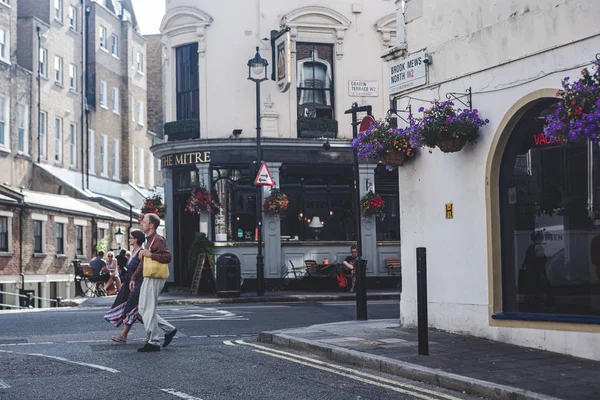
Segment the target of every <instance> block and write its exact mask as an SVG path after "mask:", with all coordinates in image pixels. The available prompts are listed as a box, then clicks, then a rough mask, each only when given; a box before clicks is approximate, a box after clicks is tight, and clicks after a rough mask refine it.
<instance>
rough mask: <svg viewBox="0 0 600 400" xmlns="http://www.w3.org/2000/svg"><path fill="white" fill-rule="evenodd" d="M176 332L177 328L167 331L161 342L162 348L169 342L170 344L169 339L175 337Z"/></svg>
mask: <svg viewBox="0 0 600 400" xmlns="http://www.w3.org/2000/svg"><path fill="white" fill-rule="evenodd" d="M176 333H177V328H175V329H173V330H172V331H171V332H169V333H167V334H166V335H165V342H164V343H163V348H164V347H167V346H168V345H169V344H171V341H172V340H173V338H174V337H175V334H176Z"/></svg>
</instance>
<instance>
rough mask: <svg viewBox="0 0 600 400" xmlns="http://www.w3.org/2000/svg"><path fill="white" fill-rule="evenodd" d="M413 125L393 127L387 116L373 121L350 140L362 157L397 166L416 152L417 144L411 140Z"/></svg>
mask: <svg viewBox="0 0 600 400" xmlns="http://www.w3.org/2000/svg"><path fill="white" fill-rule="evenodd" d="M414 127H415V125H414V124H412V123H411V125H410V126H409V127H407V128H394V127H392V125H391V121H390V119H389V118H386V119H384V120H379V121H375V122H373V123H372V124H371V126H369V128H368V129H367V130H366V131H364V132H360V133H359V134H358V135H357V137H356V138H355V139H353V140H352V147H354V148H356V151H357V154H358V156H359V157H360V158H363V159H379V161H381V163H382V164H384V165H386V166H389V167H399V166H401V165H403V164H404V161H405V160H407V159H409V158H412V157H414V156H415V155H416V154H417V147H418V146H417V145H416V144H415V143H413V141H412V140H411V139H412V137H413V130H414Z"/></svg>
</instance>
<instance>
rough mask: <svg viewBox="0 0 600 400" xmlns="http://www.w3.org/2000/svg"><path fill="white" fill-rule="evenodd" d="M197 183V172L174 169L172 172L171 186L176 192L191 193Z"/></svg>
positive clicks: (195, 170)
mask: <svg viewBox="0 0 600 400" xmlns="http://www.w3.org/2000/svg"><path fill="white" fill-rule="evenodd" d="M197 183H198V170H197V169H196V168H194V169H191V170H190V169H176V170H174V171H173V186H174V190H175V191H177V192H191V190H192V189H193V188H195V187H196V186H197Z"/></svg>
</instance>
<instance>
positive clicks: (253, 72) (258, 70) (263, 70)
mask: <svg viewBox="0 0 600 400" xmlns="http://www.w3.org/2000/svg"><path fill="white" fill-rule="evenodd" d="M267 65H269V63H268V62H267V60H265V59H264V58H262V57H261V56H260V53H259V51H258V46H256V54H255V55H254V58H251V59H250V60H248V79H249V80H251V81H252V82H254V83H255V84H256V172H257V173H258V168H259V165H260V162H261V160H262V149H261V147H260V84H261V82H263V81H266V80H267V79H268V78H267ZM261 206H262V187H261V186H256V222H257V225H258V226H257V235H258V251H257V253H256V295H257V296H262V295H264V294H265V285H264V268H265V264H264V258H263V252H262V210H261Z"/></svg>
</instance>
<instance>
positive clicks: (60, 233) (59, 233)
mask: <svg viewBox="0 0 600 400" xmlns="http://www.w3.org/2000/svg"><path fill="white" fill-rule="evenodd" d="M54 225H55V227H56V228H55V235H56V248H55V254H56V255H57V256H64V255H65V247H66V246H65V225H66V224H65V223H63V222H55V223H54Z"/></svg>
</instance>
